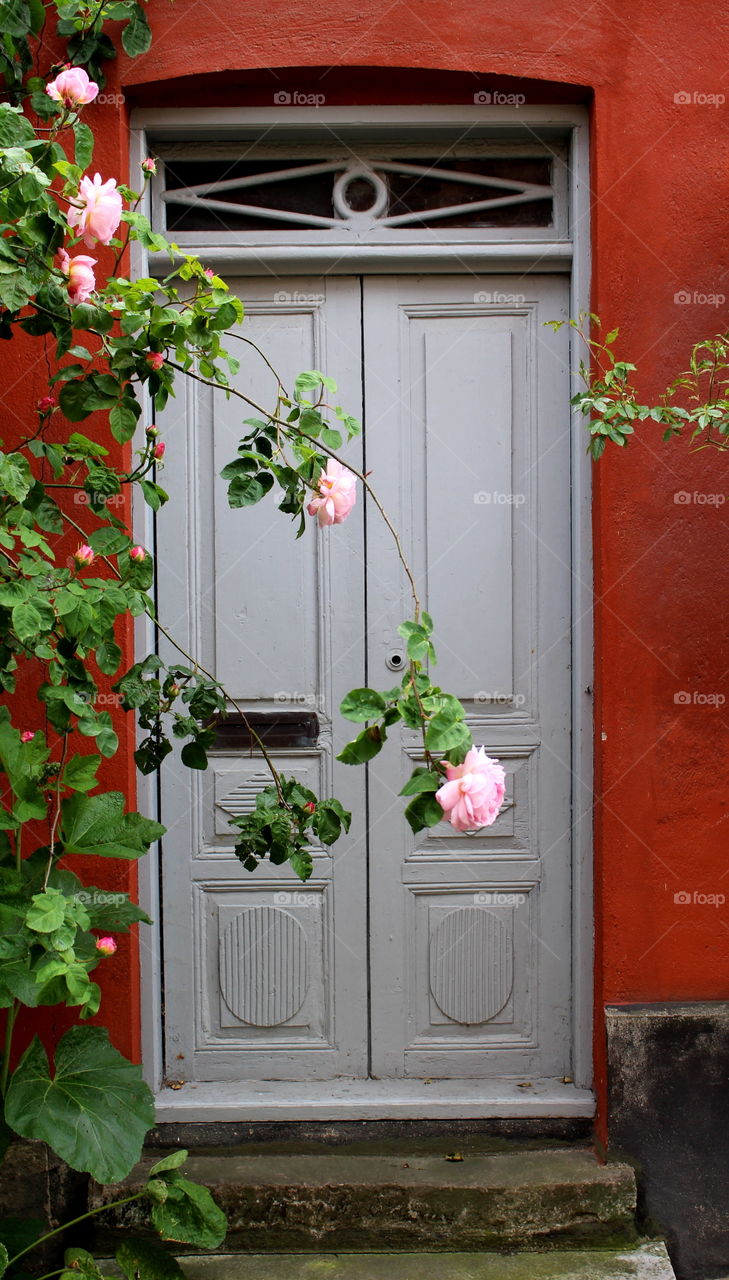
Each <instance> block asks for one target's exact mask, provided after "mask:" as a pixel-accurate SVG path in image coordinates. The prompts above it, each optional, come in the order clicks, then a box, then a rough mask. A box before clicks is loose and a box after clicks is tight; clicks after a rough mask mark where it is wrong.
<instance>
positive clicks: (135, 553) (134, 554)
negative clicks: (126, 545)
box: [129, 547, 147, 564]
mask: <svg viewBox="0 0 729 1280" xmlns="http://www.w3.org/2000/svg"><path fill="white" fill-rule="evenodd" d="M129 559H130V560H135V561H136V563H137V564H141V563H142V561H143V560H146V559H147V552H146V551H145V550H144V547H132V549H131V551H130V552H129Z"/></svg>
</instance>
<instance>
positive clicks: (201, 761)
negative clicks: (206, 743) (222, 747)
mask: <svg viewBox="0 0 729 1280" xmlns="http://www.w3.org/2000/svg"><path fill="white" fill-rule="evenodd" d="M181 759H182V763H183V764H184V765H185V766H186V767H187V768H188V769H207V767H208V757H207V753H206V751H205V748H204V747H203V746H202V745H201V743H199V742H186V743H185V745H184V747H183V748H182V752H181Z"/></svg>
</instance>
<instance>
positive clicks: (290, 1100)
mask: <svg viewBox="0 0 729 1280" xmlns="http://www.w3.org/2000/svg"><path fill="white" fill-rule="evenodd" d="M155 1104H156V1116H157V1123H158V1124H166V1123H170V1122H173V1121H180V1120H195V1121H206V1120H211V1121H235V1120H449V1119H464V1120H470V1119H479V1120H483V1119H489V1118H492V1117H493V1118H507V1119H510V1118H514V1119H523V1118H527V1117H530V1116H535V1117H539V1116H545V1117H547V1116H555V1117H587V1118H589V1117H591V1116H593V1115H594V1113H595V1098H594V1095H593V1093H592V1091H591V1090H590V1089H580V1088H577V1087H576V1086H575V1085H573V1084H565V1083H564V1082H563V1081H562V1080H558V1079H555V1080H551V1079H549V1080H535V1081H533V1082H531V1083H530V1084H529V1085H528V1086H527V1085H526V1083H525V1082H523V1083H522V1082H519V1081H516V1080H488V1081H485V1080H433V1081H432V1083H426V1081H424V1080H346V1079H343V1078H342V1079H337V1080H319V1081H317V1080H315V1081H306V1082H292V1081H290V1080H241V1081H237V1082H236V1083H231V1082H227V1081H226V1082H221V1083H217V1082H215V1083H209V1082H206V1083H186V1084H183V1085H182V1086H180V1085H178V1086H177V1087H176V1088H174V1089H172V1088H169V1087H163V1088H161V1089H160V1090H159V1091H158V1093H157V1095H156V1098H155Z"/></svg>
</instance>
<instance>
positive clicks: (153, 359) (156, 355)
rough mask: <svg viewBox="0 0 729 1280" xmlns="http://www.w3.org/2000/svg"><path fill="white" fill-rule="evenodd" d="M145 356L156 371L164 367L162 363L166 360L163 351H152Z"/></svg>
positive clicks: (151, 367)
mask: <svg viewBox="0 0 729 1280" xmlns="http://www.w3.org/2000/svg"><path fill="white" fill-rule="evenodd" d="M144 358H145V360H146V361H147V364H148V365H149V367H150V369H154V371H155V373H156V372H157V370H158V369H161V368H162V365H163V364H164V362H165V358H164V355H163V354H162V352H161V351H150V352H148V354H147V355H146V356H145V357H144Z"/></svg>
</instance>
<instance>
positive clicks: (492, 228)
mask: <svg viewBox="0 0 729 1280" xmlns="http://www.w3.org/2000/svg"><path fill="white" fill-rule="evenodd" d="M514 150H516V151H521V154H509V153H508V150H505V147H504V144H500V145H495V146H493V147H491V148H489V147H488V145H484V144H481V145H479V146H471V148H470V152H471V153H470V154H469V153H468V152H469V148H468V147H465V146H463V145H461V146H460V147H457V146H455V145H453V146H448V147H445V148H444V149H443V151H442V152H441V153H440V154H438V153H437V152H436V151H435V149H434V148H433V149H432V150H429V149H428V148H427V145H426V144H420V145H414V144H411V145H410V146H409V147H407V148H406V147H405V146H403V147H402V148H399V149H398V148H388V150H387V151H385V149H384V148H382V149H378V150H377V151H372V150H368V149H365V148H362V149H357V151H354V150H352V149H350V148H346V149H342V148H341V147H340V148H339V150H338V152H337V151H336V150H334V148H330V149H329V152H328V153H327V150H326V148H325V146H321V147H316V148H315V147H313V146H312V147H311V149H310V150H308V151H304V150H303V149H301V148H293V149H289V151H288V153H285V152H282V151H281V150H280V149H275V148H268V149H266V148H265V147H263V146H260V147H257V146H251V145H250V144H247V145H246V144H241V147H240V150H239V152H238V154H237V155H236V154H235V153H234V152H231V150H230V149H229V148H226V153H225V154H220V151H219V150H217V149H216V147H215V144H210V145H209V147H208V148H207V149H206V148H205V146H204V144H197V145H196V146H194V148H188V149H185V148H184V147H180V146H179V145H173V146H168V147H167V148H165V147H164V145H163V146H161V147H160V148H159V151H160V156H161V159H162V160H163V161H164V166H163V169H162V173H161V175H160V178H159V179H158V183H159V185H158V206H157V207H158V209H159V210H160V211H161V216H162V223H163V225H162V226H161V228H160V229H162V230H165V231H167V232H169V233H170V234H174V235H175V236H176V237H177V238H182V239H188V238H190V237H192V238H193V240H197V239H198V238H199V237H201V236H204V237H205V239H210V237H211V236H212V237H214V238H220V239H222V240H228V239H229V238H230V236H231V234H232V233H237V234H236V239H238V240H239V239H240V233H243V234H244V236H245V234H246V233H249V234H250V235H252V236H255V238H256V239H257V240H260V238H261V236H262V235H263V236H265V237H266V238H269V237H273V238H275V239H282V238H283V237H284V236H286V237H287V238H288V239H289V240H290V239H291V237H292V235H293V236H296V237H297V238H299V237H301V236H302V233H303V234H304V235H305V236H306V239H307V240H311V238H312V237H313V238H314V239H319V238H326V239H337V238H347V239H351V238H354V239H372V238H374V239H382V238H386V239H388V240H393V239H401V238H403V237H406V238H408V239H412V238H413V237H414V236H416V237H417V238H419V239H422V238H423V237H424V236H425V237H426V238H428V239H430V238H432V237H433V235H436V236H437V238H439V239H463V238H472V237H473V235H474V234H479V233H480V232H481V233H483V232H485V233H487V234H489V238H491V237H493V236H497V237H498V236H499V235H500V234H501V235H503V234H506V235H509V233H511V236H517V237H521V236H523V235H524V234H525V233H526V235H527V236H528V237H529V238H537V237H539V238H542V237H544V238H549V239H552V238H559V237H560V236H564V235H565V234H566V229H565V226H564V214H565V213H566V199H564V196H566V157H565V156H564V155H562V154H561V153H560V150H559V148H557V147H548V146H547V145H546V144H540V143H539V142H535V143H534V144H533V145H532V146H530V147H525V146H524V144H521V147H519V146H518V145H517V146H515V147H514ZM158 216H159V215H158ZM297 233H298V235H297Z"/></svg>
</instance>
